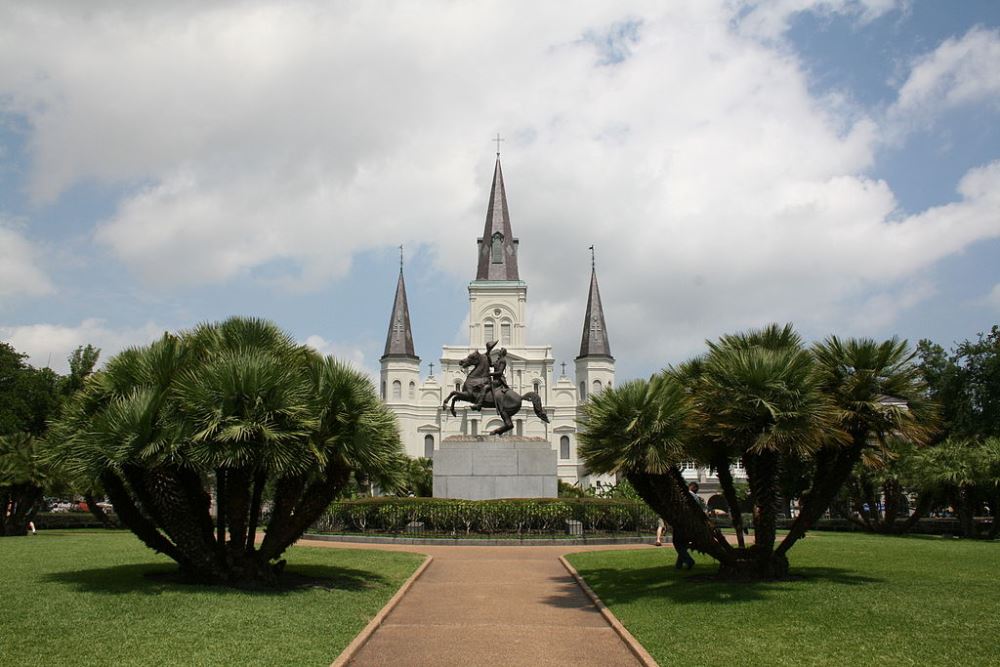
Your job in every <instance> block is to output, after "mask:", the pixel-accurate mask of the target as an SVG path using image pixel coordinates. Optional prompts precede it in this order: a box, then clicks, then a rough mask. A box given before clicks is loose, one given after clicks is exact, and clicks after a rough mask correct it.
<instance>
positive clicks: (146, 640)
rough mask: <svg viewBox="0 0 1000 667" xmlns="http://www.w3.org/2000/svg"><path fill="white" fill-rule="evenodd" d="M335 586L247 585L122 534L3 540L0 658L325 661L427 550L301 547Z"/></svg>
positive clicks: (301, 556) (301, 558)
mask: <svg viewBox="0 0 1000 667" xmlns="http://www.w3.org/2000/svg"><path fill="white" fill-rule="evenodd" d="M287 558H288V563H289V565H288V570H287V571H288V572H293V573H299V574H301V575H305V576H308V577H318V578H326V579H330V580H331V581H330V583H331V584H332V586H333V587H332V589H331V588H318V587H312V588H304V589H300V590H289V591H283V592H256V591H254V592H248V591H239V590H232V589H226V588H221V587H202V586H192V585H186V584H181V583H172V582H171V581H170V580H169V579H163V578H157V577H155V576H154V577H152V578H151V577H148V576H146V575H147V574H149V573H165V572H171V571H174V570H175V569H176V567H175V566H174V565H173V562H172V561H170V560H169V559H167V558H166V557H163V556H160V555H157V554H154V553H153V552H152V551H150V550H149V549H147V548H146V547H145V546H143V545H142V544H141V543H140V542H139V541H138V540H137V539H136V538H135V537H133V536H132V534H131V533H128V532H124V531H121V532H119V531H115V532H102V531H80V530H74V531H40V532H39V534H38V535H37V536H34V537H31V536H29V537H7V538H0V605H2V607H0V609H2V611H0V665H19V666H22V665H33V666H34V665H115V666H116V667H118V666H121V665H329V664H330V663H331V662H332V661H333V659H334V658H335V657H336V656H337V655H338V654H339V653H340V651H341V650H343V648H344V647H345V646H347V644H348V643H350V641H351V640H352V639H353V638H354V636H355V635H356V634H357V633H358V632H359V631H360V630H361V628H363V627H364V626H365V624H366V623H367V622H368V621H369V620H370V619H371V617H372V616H374V615H375V613H376V612H377V611H378V610H379V609H381V608H382V606H383V605H384V604H385V603H386V602H387V601H388V600H389V598H390V597H392V595H393V593H395V591H396V590H397V589H398V588H399V586H400V584H402V582H403V581H405V579H406V578H407V577H408V576H409V575H410V574H412V573H413V571H414V570H415V569H416V568H417V566H418V565H419V564H420V563H421V561H422V560H423V556H419V555H416V554H406V553H393V552H385V551H381V552H380V551H355V550H339V549H321V548H305V547H296V548H293V549H292V550H290V551H289V552H288V554H287Z"/></svg>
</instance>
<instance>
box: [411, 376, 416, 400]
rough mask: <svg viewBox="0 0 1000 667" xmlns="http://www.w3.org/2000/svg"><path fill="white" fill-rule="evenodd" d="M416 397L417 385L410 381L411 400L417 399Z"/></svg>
mask: <svg viewBox="0 0 1000 667" xmlns="http://www.w3.org/2000/svg"><path fill="white" fill-rule="evenodd" d="M416 397H417V383H416V382H413V381H412V380H411V381H410V398H411V399H413V398H416Z"/></svg>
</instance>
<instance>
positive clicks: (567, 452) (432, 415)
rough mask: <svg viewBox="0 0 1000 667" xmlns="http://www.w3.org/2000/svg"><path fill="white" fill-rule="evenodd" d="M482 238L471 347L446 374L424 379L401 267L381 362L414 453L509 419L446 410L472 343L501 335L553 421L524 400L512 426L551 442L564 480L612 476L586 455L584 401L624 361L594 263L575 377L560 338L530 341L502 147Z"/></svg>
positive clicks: (386, 389)
mask: <svg viewBox="0 0 1000 667" xmlns="http://www.w3.org/2000/svg"><path fill="white" fill-rule="evenodd" d="M477 245H478V247H477V250H478V256H477V267H476V278H475V280H473V281H472V282H470V283H469V341H468V345H445V346H444V347H443V349H442V352H441V363H440V365H439V366H438V372H437V373H433V372H432V373H430V374H429V375H428V376H426V377H423V378H422V377H421V372H420V363H421V362H420V358H419V357H417V355H416V354H415V352H414V346H413V332H412V329H411V327H410V312H409V306H408V304H407V300H406V285H405V282H404V280H403V269H402V266H401V267H400V271H399V280H398V282H397V284H396V296H395V299H394V301H393V306H392V314H391V315H390V318H389V331H388V334H387V336H386V342H385V353H384V354H383V355H382V357H381V359H380V363H381V393H382V399H383V400H384V401H385V403H386V405H387V406H389V408H391V409H392V411H393V412H394V413H395V414H396V418H397V422H398V424H399V430H400V435H401V437H402V441H403V446H404V448H405V450H406V453H407V454H408V455H410V456H412V457H418V456H426V457H428V458H430V457H433V453H434V449H435V447H436V446H438V444H439V443H440V442H441V440H443V439H444V438H447V437H448V436H453V435H485V434H488V433H489V432H490V431H492V430H493V429H495V428H497V427H498V426H500V425H501V424H502V422H501V421H500V419H499V417H498V416H497V415H496V413H495V412H494V411H492V410H483V411H482V412H477V411H474V410H471V409H470V405H469V404H468V403H458V404H457V405H456V412H457V416H456V417H453V416H452V415H451V412H450V411H448V410H445V409H444V408H442V401H444V399H445V397H446V396H448V394H449V393H451V391H452V390H455V389H458V388H460V387H461V386H462V383H463V382H464V381H465V372H464V371H463V369H462V368H461V367H460V366H459V361H461V360H462V359H464V358H465V357H466V356H468V355H469V353H470V352H472V351H473V350H479V351H484V350H485V347H486V343H487V342H489V341H494V340H495V341H498V342H499V345H498V346H497V349H499V348H500V347H504V348H506V349H507V373H506V380H507V383H508V384H509V385H510V387H511V388H512V389H513V390H514V391H516V392H518V393H520V394H522V395H523V394H524V393H526V392H530V391H535V392H536V393H537V394H538V395H539V396H541V398H542V405H543V407H544V410H545V412H546V414H547V415H548V417H549V421H550V423H548V424H546V423H544V422H542V421H541V420H540V419H538V418H537V417H535V415H534V414H533V412H532V409H531V405H530V403H528V402H525V404H524V406H523V407H522V409H521V412H519V413H518V414H516V415H514V424H515V430H514V431H513V432H512V434H516V435H522V436H528V437H531V436H534V437H541V438H544V439H545V440H547V441H549V443H550V444H551V446H552V448H553V449H554V450H555V451H556V452H557V453H558V454H557V456H558V458H557V460H558V475H559V479H560V480H562V481H565V482H568V483H571V484H579V485H581V486H583V487H588V486H591V485H593V484H595V483H597V482H602V483H606V482H610V481H611V480H610V479H609V478H607V477H605V476H601V478H600V479H597V477H596V476H593V475H589V474H588V472H587V470H586V468H585V467H584V466H583V464H582V463H581V461H580V460H579V458H578V456H577V444H578V441H577V437H578V435H579V432H580V426H579V418H580V413H581V408H582V405H583V404H584V402H585V401H586V400H587V397H588V396H589V395H590V394H591V393H594V392H599V391H601V390H602V389H604V388H605V387H611V386H613V385H614V383H615V359H614V357H613V356H612V355H611V346H610V344H609V342H608V336H607V326H606V324H605V320H604V311H603V308H602V307H601V295H600V291H599V289H598V285H597V273H596V270H594V269H592V270H591V275H590V287H589V295H588V299H587V309H586V313H585V314H584V316H583V332H582V336H581V342H580V354H579V356H577V357H576V360H575V364H574V366H575V368H574V369H573V370H574V371H575V373H574V377H573V378H572V379H571V378H570V377H569V376H567V375H566V374H565V373H564V372H563V370H560V369H559V368H556V366H555V359H554V358H553V356H552V346H550V345H532V344H530V342H529V341H530V338H529V332H528V326H527V322H526V320H525V306H526V303H527V299H528V286H527V284H526V283H525V282H524V281H523V280H521V279H520V275H519V272H518V264H517V262H518V240H517V239H516V238H514V236H513V234H512V232H511V225H510V215H509V212H508V209H507V195H506V191H505V189H504V182H503V173H502V171H501V168H500V158H499V155H498V156H497V162H496V167H495V170H494V174H493V187H492V190H491V192H490V200H489V205H488V208H487V212H486V226H485V229H484V231H483V236H482V238H480V239H478V241H477ZM581 283H582V281H581ZM581 287H582V285H581ZM562 368H563V369H564V368H565V364H563V365H562ZM501 437H502V436H501Z"/></svg>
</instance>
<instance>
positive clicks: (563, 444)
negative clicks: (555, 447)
mask: <svg viewBox="0 0 1000 667" xmlns="http://www.w3.org/2000/svg"><path fill="white" fill-rule="evenodd" d="M559 458H561V459H568V458H569V436H568V435H564V436H563V437H561V438H559Z"/></svg>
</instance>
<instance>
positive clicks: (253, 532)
mask: <svg viewBox="0 0 1000 667" xmlns="http://www.w3.org/2000/svg"><path fill="white" fill-rule="evenodd" d="M266 483H267V475H266V473H264V472H262V471H261V472H258V473H257V474H256V475H255V476H254V481H253V498H252V499H251V501H250V529H249V530H248V531H247V551H253V549H254V543H255V542H256V541H257V524H258V523H260V505H261V499H262V498H263V496H264V485H265V484H266Z"/></svg>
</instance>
